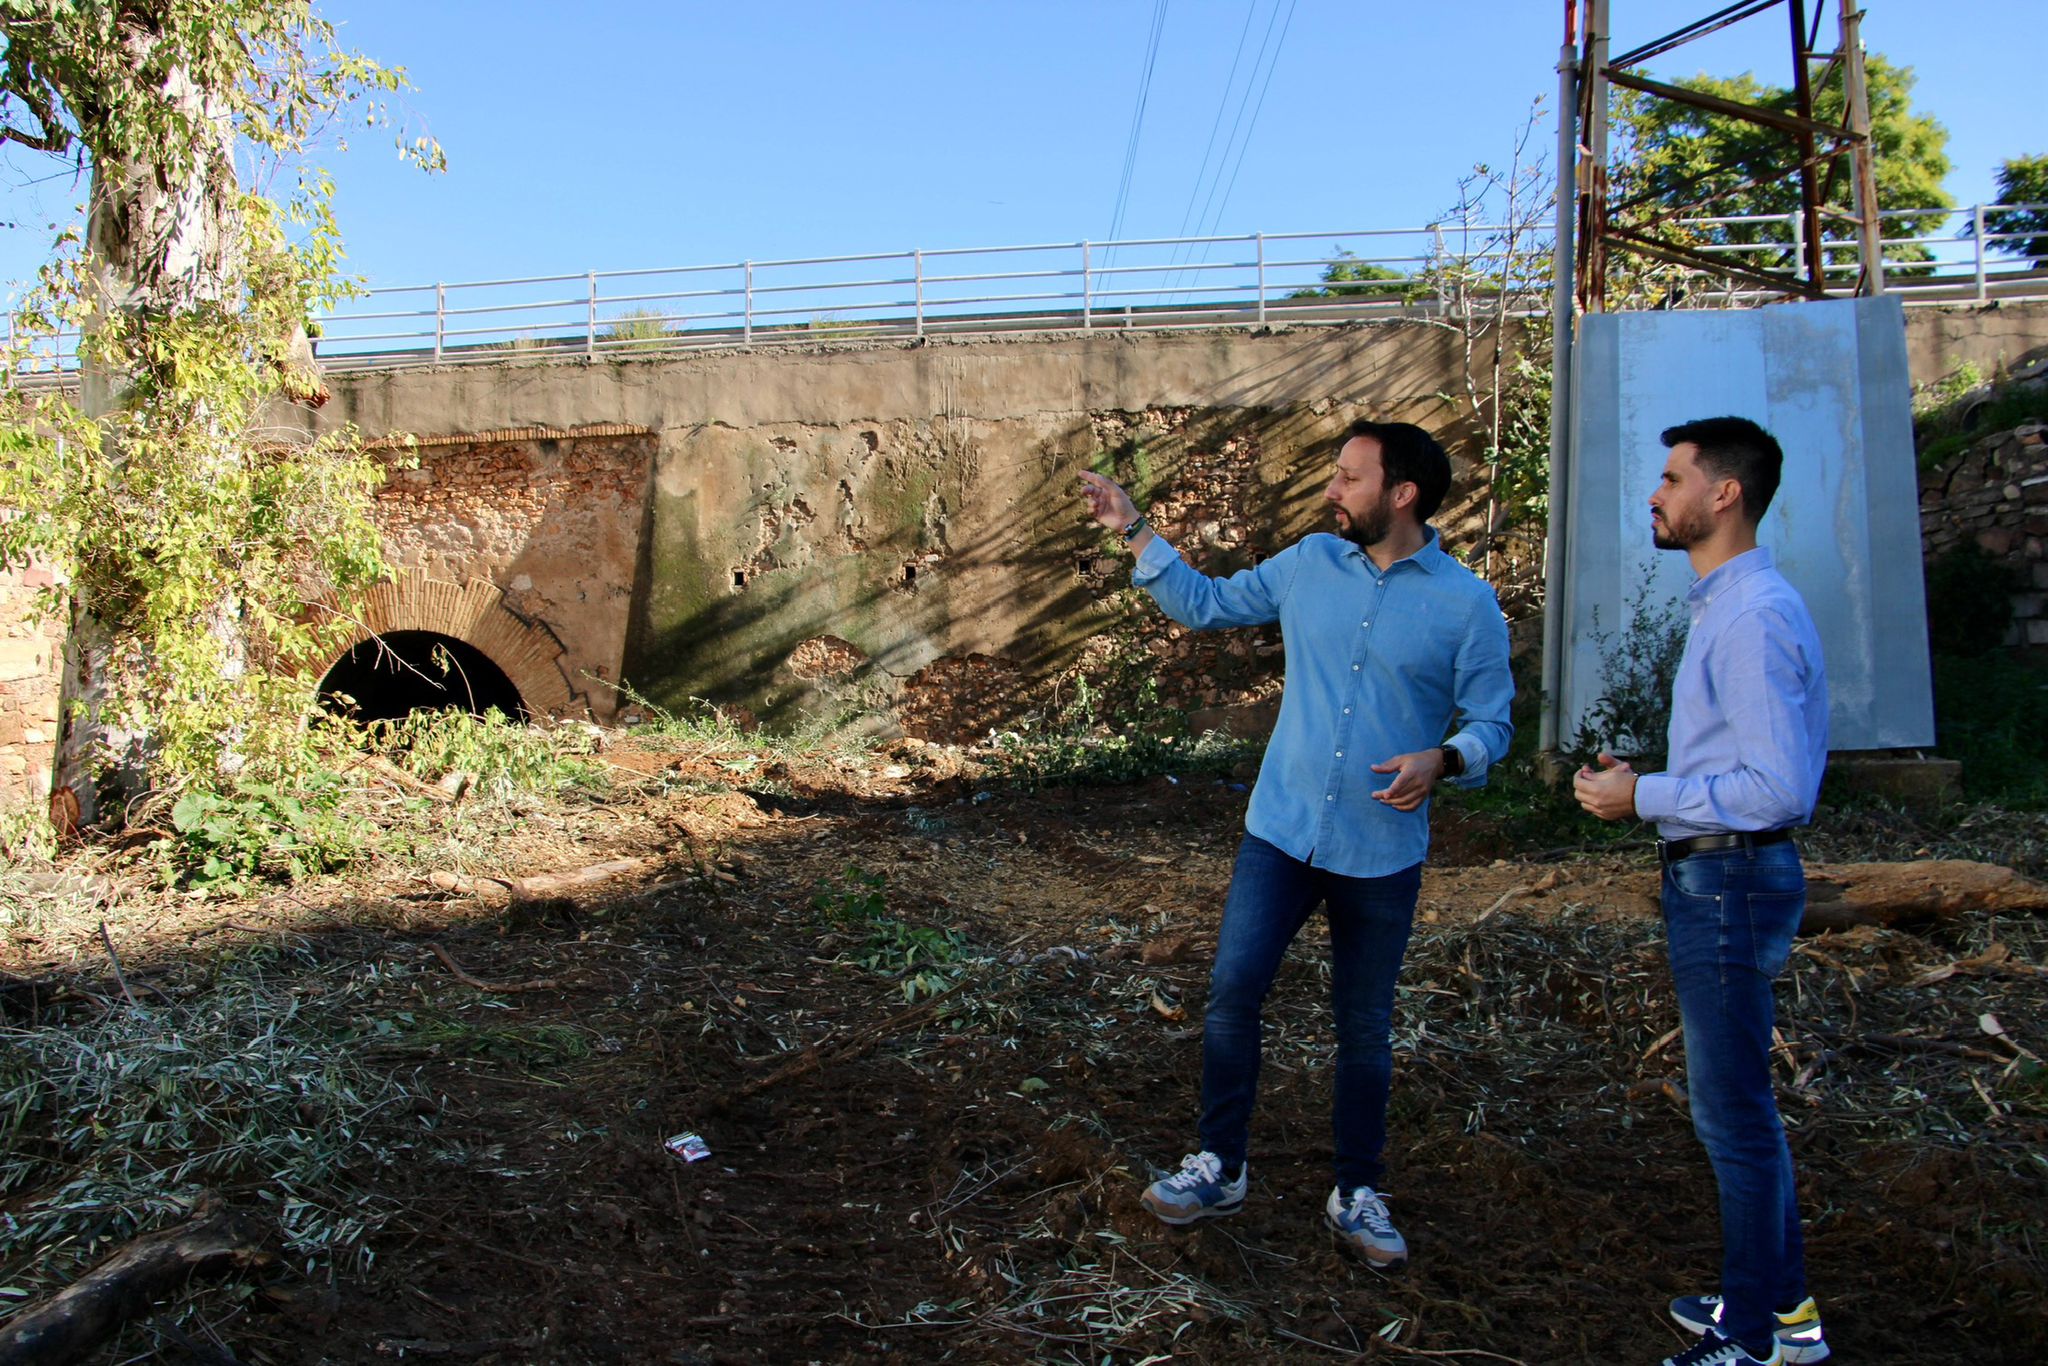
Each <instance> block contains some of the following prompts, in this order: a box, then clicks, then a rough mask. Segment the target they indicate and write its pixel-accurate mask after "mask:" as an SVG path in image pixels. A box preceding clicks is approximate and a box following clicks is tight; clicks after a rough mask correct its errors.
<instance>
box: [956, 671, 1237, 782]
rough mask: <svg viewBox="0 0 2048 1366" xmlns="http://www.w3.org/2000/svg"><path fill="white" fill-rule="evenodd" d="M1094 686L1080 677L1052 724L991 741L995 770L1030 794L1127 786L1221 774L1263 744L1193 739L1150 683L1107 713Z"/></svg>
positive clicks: (1032, 723)
mask: <svg viewBox="0 0 2048 1366" xmlns="http://www.w3.org/2000/svg"><path fill="white" fill-rule="evenodd" d="M1104 710H1105V709H1104V708H1103V707H1102V705H1101V703H1100V694H1099V693H1098V691H1097V689H1096V685H1095V684H1093V683H1091V682H1090V681H1089V678H1088V676H1087V675H1086V674H1077V675H1075V678H1074V691H1073V695H1072V696H1071V697H1070V698H1069V699H1068V701H1067V702H1066V703H1065V705H1063V706H1062V707H1061V708H1060V709H1059V711H1058V712H1057V713H1055V714H1054V716H1053V718H1052V720H1051V721H1050V722H1049V723H1048V722H1046V721H1044V720H1042V719H1040V718H1037V717H1027V718H1026V719H1025V720H1024V721H1023V722H1022V723H1021V724H1020V725H1019V726H1018V728H1017V729H1016V730H1010V731H998V732H995V733H994V734H992V735H991V736H990V737H989V747H990V749H991V750H992V751H993V760H994V762H993V767H994V768H995V770H996V772H997V773H998V774H1000V775H1001V776H1003V777H1006V778H1010V779H1012V780H1015V781H1018V782H1022V783H1024V784H1025V785H1027V786H1029V787H1032V788H1039V787H1084V786H1094V785H1110V784H1116V783H1128V782H1132V781H1134V780H1136V779H1139V778H1148V777H1151V776H1153V775H1155V774H1160V773H1196V774H1223V773H1228V772H1230V771H1231V770H1232V769H1234V768H1236V767H1237V766H1238V765H1239V764H1241V763H1243V762H1245V761H1246V760H1247V759H1250V758H1252V757H1254V756H1255V755H1257V754H1258V753H1259V752H1260V751H1261V750H1262V749H1263V747H1264V746H1263V742H1262V741H1250V740H1240V739H1237V738H1235V737H1233V736H1229V735H1225V734H1223V733H1222V732H1220V731H1208V732H1205V733H1204V734H1202V735H1199V736H1191V735H1189V734H1188V733H1187V718H1186V716H1185V715H1184V714H1183V713H1181V712H1179V711H1175V710H1174V709H1172V708H1170V707H1168V706H1166V705H1165V704H1164V703H1162V702H1161V701H1160V700H1159V685H1158V683H1157V682H1156V681H1154V680H1153V679H1151V678H1149V677H1147V678H1146V679H1144V681H1143V682H1142V683H1140V684H1139V685H1138V687H1137V691H1136V696H1135V698H1134V700H1133V702H1132V703H1131V705H1130V706H1129V707H1127V708H1124V709H1122V710H1120V711H1118V712H1117V713H1115V714H1113V715H1105V714H1104Z"/></svg>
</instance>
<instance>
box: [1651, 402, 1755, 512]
mask: <svg viewBox="0 0 2048 1366" xmlns="http://www.w3.org/2000/svg"><path fill="white" fill-rule="evenodd" d="M1662 440H1663V442H1664V445H1665V446H1666V447H1667V448H1669V447H1672V446H1682V445H1684V444H1685V443H1686V442H1688V441H1690V442H1691V443H1692V444H1693V445H1695V446H1698V447H1699V448H1700V461H1699V462H1700V464H1701V465H1703V466H1705V467H1706V468H1707V469H1708V470H1710V471H1712V472H1713V474H1714V475H1715V476H1716V477H1717V478H1721V479H1733V480H1734V481H1735V482H1736V483H1738V484H1740V485H1742V515H1743V516H1745V517H1747V518H1748V519H1749V521H1750V523H1751V524H1752V525H1754V524H1755V523H1757V522H1761V521H1762V520H1763V519H1764V513H1765V512H1767V511H1769V509H1770V506H1771V499H1772V498H1773V497H1774V496H1776V494H1777V492H1778V477H1779V475H1780V473H1781V472H1782V471H1783V470H1784V468H1785V452H1784V451H1783V450H1781V449H1780V448H1779V446H1778V438H1776V437H1775V436H1772V435H1771V434H1770V433H1769V432H1767V431H1765V430H1764V429H1763V428H1761V427H1759V426H1757V425H1756V423H1754V422H1751V421H1750V420H1749V419H1748V418H1746V417H1703V418H1699V419H1697V420H1696V421H1692V422H1682V423H1680V424H1679V425H1678V426H1676V427H1666V428H1665V429H1664V435H1663V437H1662Z"/></svg>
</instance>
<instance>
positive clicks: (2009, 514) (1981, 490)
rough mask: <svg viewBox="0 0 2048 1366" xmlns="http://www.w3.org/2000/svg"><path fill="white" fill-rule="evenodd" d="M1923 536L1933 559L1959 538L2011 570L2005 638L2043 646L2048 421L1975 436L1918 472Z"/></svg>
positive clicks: (2047, 613) (2047, 589)
mask: <svg viewBox="0 0 2048 1366" xmlns="http://www.w3.org/2000/svg"><path fill="white" fill-rule="evenodd" d="M1920 539H1921V546H1922V551H1923V554H1924V555H1925V557H1926V559H1927V561H1928V563H1930V564H1932V563H1934V562H1935V561H1937V560H1939V559H1941V558H1942V557H1943V556H1945V555H1947V554H1949V553H1951V552H1952V551H1954V550H1955V549H1956V548H1957V547H1958V546H1961V545H1964V544H1972V545H1975V546H1976V547H1977V548H1978V549H1979V550H1982V551H1983V552H1984V553H1985V554H1987V555H1989V556H1990V557H1991V558H1992V559H1993V560H1994V561H1996V562H1998V563H2001V564H2003V565H2005V566H2006V567H2007V568H2008V569H2010V570H2011V571H2012V575H2013V581H2014V583H2015V585H2016V587H2017V591H2015V592H2014V593H2013V595H2012V607H2013V622H2012V629H2011V631H2010V632H2009V633H2008V635H2007V637H2006V640H2005V643H2006V644H2007V645H2024V646H2028V647H2032V648H2036V649H2042V648H2048V427H2044V426H2043V425H2042V424H2040V423H2031V424H2028V425H2025V426H2021V427H2019V428H2016V429H2015V430H2013V431H2010V432H2004V433H2001V434H2000V435H1998V436H1994V437H1991V438H1990V439H1988V440H1985V441H1982V442H1979V443H1978V444H1977V445H1976V446H1973V447H1972V448H1971V449H1969V450H1968V451H1965V452H1964V453H1963V454H1962V455H1959V456H1957V457H1955V458H1954V459H1953V460H1951V461H1949V462H1948V463H1947V464H1945V465H1943V466H1942V467H1941V468H1939V469H1934V470H1927V471H1924V472H1923V473H1922V474H1921V476H1920Z"/></svg>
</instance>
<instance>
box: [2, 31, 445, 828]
mask: <svg viewBox="0 0 2048 1366" xmlns="http://www.w3.org/2000/svg"><path fill="white" fill-rule="evenodd" d="M0 39H4V42H5V49H4V52H0V146H4V147H6V149H7V151H8V153H9V154H10V155H12V156H14V157H21V156H23V155H25V154H44V155H47V156H50V157H54V158H57V159H59V160H60V161H62V162H67V163H71V164H75V165H78V166H80V167H82V168H85V169H88V170H89V172H90V176H91V191H90V202H89V205H88V208H87V216H86V221H85V223H84V225H83V230H82V231H81V229H80V228H78V227H73V228H71V229H69V230H67V231H66V232H64V233H63V234H62V235H61V236H60V238H59V239H58V242H57V243H56V247H55V250H54V254H53V257H52V259H51V260H50V262H49V263H48V264H47V265H46V266H45V267H44V268H43V270H42V271H41V274H40V278H39V281H38V283H37V286H36V288H35V289H34V290H33V292H32V293H31V294H30V296H29V297H28V299H27V301H26V302H25V304H24V305H23V307H22V308H21V310H20V312H19V313H18V314H17V316H16V318H15V336H16V339H17V340H16V347H15V351H14V353H13V354H12V355H10V356H8V357H7V362H8V364H9V366H10V369H11V370H12V371H13V372H14V373H15V374H16V375H17V376H20V377H21V378H18V379H17V382H16V383H15V384H14V385H12V386H11V387H9V388H7V389H6V390H5V391H4V393H0V434H4V442H5V445H4V451H5V453H4V455H0V507H4V508H7V509H9V510H10V515H9V516H8V517H7V518H6V519H5V520H0V559H6V560H9V561H19V560H20V559H22V558H24V557H27V556H31V555H33V556H37V557H40V558H42V559H45V560H50V561H54V562H55V563H57V564H59V565H61V566H63V568H64V569H65V571H66V572H67V573H68V574H69V576H70V586H69V588H68V590H65V592H66V593H68V600H67V599H66V598H65V597H63V596H58V595H56V594H53V595H52V597H51V599H50V600H49V601H48V603H47V606H49V607H50V608H51V609H52V610H68V611H69V613H70V619H71V627H72V642H71V647H70V651H69V653H70V655H71V662H70V666H69V667H68V668H67V677H66V692H67V717H66V729H67V735H68V736H71V737H75V736H77V735H80V734H90V735H95V736H97V737H99V739H98V742H97V746H98V747H97V750H96V751H89V752H85V753H83V754H82V755H77V756H76V757H78V758H79V760H80V762H82V763H84V764H85V765H87V766H88V768H99V767H105V766H107V765H108V764H110V763H114V762H117V761H128V762H135V761H139V762H140V763H141V764H142V766H143V768H144V769H145V770H146V772H144V773H142V774H140V775H137V776H139V777H144V778H147V779H150V780H155V781H163V780H186V781H196V782H197V783H198V784H199V785H209V784H219V783H222V782H224V781H225V780H226V779H228V778H229V777H231V776H233V775H237V774H239V775H240V778H241V780H243V781H249V780H254V779H256V778H258V777H260V776H261V775H264V774H272V775H281V774H284V773H287V772H289V771H291V770H292V769H293V768H294V766H295V765H297V764H299V763H301V762H303V759H304V748H303V742H302V740H301V735H302V732H303V722H304V719H305V716H306V714H307V712H308V710H309V708H310V705H311V702H312V689H313V685H314V682H315V680H314V679H313V678H311V677H309V676H308V673H307V669H308V666H310V665H314V664H317V663H318V662H320V660H321V653H322V650H323V649H324V648H325V646H326V643H327V637H328V634H329V632H330V631H331V630H332V626H331V625H329V624H328V623H331V622H332V621H333V618H332V616H331V614H323V613H321V612H318V611H316V610H314V608H315V605H316V604H320V603H325V602H333V601H337V600H344V599H345V598H346V596H347V594H348V593H349V592H350V590H352V589H355V588H358V587H360V586H362V585H365V584H367V583H369V582H371V581H373V580H374V579H376V578H377V577H378V576H380V575H381V574H382V572H383V567H382V563H381V557H380V554H379V549H378V538H377V535H376V532H375V529H374V528H373V527H372V526H371V525H370V522H369V520H368V510H369V498H370V494H371V491H372V490H373V488H374V486H375V483H376V480H377V477H378V476H377V473H376V470H375V468H374V466H373V465H372V464H371V463H370V462H369V461H367V460H366V459H364V458H363V457H362V456H361V454H360V453H359V451H358V449H357V445H356V441H355V434H354V433H353V431H344V432H342V433H340V434H337V435H333V436H329V437H326V438H322V439H319V440H305V439H299V438H295V437H294V436H292V435H291V434H290V432H289V430H288V429H289V427H290V426H292V425H295V424H285V423H279V422H277V421H276V420H275V415H274V412H273V409H274V406H275V404H276V403H277V402H278V401H280V400H281V399H298V400H301V401H317V398H318V397H319V396H320V395H319V382H318V375H317V371H316V370H315V369H314V368H313V365H312V357H311V351H310V348H309V347H307V346H306V345H305V340H304V338H305V331H304V329H305V325H306V321H307V319H308V316H309V314H310V313H311V312H312V311H313V310H314V309H317V308H319V307H321V306H323V305H325V304H327V303H328V302H330V301H331V300H333V299H334V298H336V297H337V296H338V295H340V294H342V293H345V292H347V290H348V288H349V286H348V285H346V284H345V283H344V282H343V281H342V280H341V279H340V277H339V274H338V267H339V264H340V260H341V247H340V238H339V234H338V232H337V230H336V225H335V221H334V216H333V213H332V207H331V199H332V185H331V182H329V180H328V179H327V178H326V176H325V175H324V174H322V173H320V172H319V171H318V170H317V169H314V168H312V167H310V166H309V165H307V164H306V163H305V161H304V156H305V154H306V153H307V152H308V150H309V148H310V146H311V144H312V142H313V141H314V139H315V138H316V136H317V135H320V134H322V133H323V132H324V131H325V130H328V129H330V128H333V129H339V128H345V127H347V126H349V125H351V124H355V125H361V126H371V127H375V126H380V125H388V122H389V116H388V114H387V111H386V107H385V104H384V101H385V100H386V99H388V98H389V97H390V96H391V95H392V94H393V93H394V92H397V91H399V90H402V89H403V88H404V78H403V74H402V72H399V71H397V70H389V69H385V68H383V67H380V66H378V65H376V64H375V63H374V62H371V61H369V60H368V59H367V58H364V57H362V56H360V55H358V54H355V53H351V52H347V51H344V50H342V49H340V48H338V47H337V46H336V44H335V34H334V30H333V29H332V27H331V26H330V25H329V24H327V23H326V22H325V21H324V20H322V19H321V18H320V17H319V16H318V15H317V14H315V13H314V11H313V6H312V0H0ZM400 150H401V153H402V154H404V155H407V156H409V157H411V158H412V159H413V160H415V161H417V162H419V163H421V164H422V165H425V166H428V167H429V168H432V167H434V166H436V165H437V164H438V162H439V156H440V154H439V151H438V149H437V148H436V147H435V146H434V145H433V144H432V143H431V141H429V140H427V139H425V138H414V139H411V140H409V141H407V140H405V139H403V138H401V139H400ZM238 162H239V163H240V164H241V165H242V166H246V167H247V168H248V169H249V172H250V173H251V174H252V178H257V179H258V183H264V182H267V183H272V184H281V185H283V186H284V187H285V188H284V189H283V190H282V191H281V192H280V193H278V194H277V195H276V196H275V197H270V196H265V195H262V194H256V193H251V192H249V191H247V190H245V189H243V188H242V180H243V175H242V174H241V173H240V171H239V170H238ZM67 335H69V336H76V337H78V341H77V344H76V351H77V361H78V367H79V369H78V374H77V375H76V376H75V377H66V378H65V380H64V382H63V383H61V384H60V383H56V382H54V381H55V380H57V378H58V376H57V375H55V374H52V373H50V371H51V370H52V369H53V368H54V359H53V358H54V357H55V356H56V355H57V354H58V353H59V351H60V350H61V349H62V347H61V345H60V342H61V341H62V339H63V338H64V337H65V336H67ZM38 370H40V371H42V372H43V373H41V374H40V375H37V374H34V373H32V372H35V371H38ZM136 737H146V740H144V741H142V742H138V741H137V739H136ZM87 786H88V787H89V788H90V787H91V786H93V785H92V784H88V785H87ZM84 799H85V797H84V795H83V794H82V795H81V800H84ZM87 805H88V813H89V812H90V803H89V802H88V803H87Z"/></svg>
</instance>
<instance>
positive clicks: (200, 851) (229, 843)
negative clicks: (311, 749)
mask: <svg viewBox="0 0 2048 1366" xmlns="http://www.w3.org/2000/svg"><path fill="white" fill-rule="evenodd" d="M342 795H343V793H342V790H341V784H340V779H339V778H337V777H335V776H334V775H333V774H328V773H319V774H313V775H309V776H308V777H306V778H305V779H304V780H303V781H302V782H301V784H300V785H299V786H298V787H296V788H293V789H289V790H288V789H286V788H283V787H281V786H279V785H278V784H276V783H266V782H259V781H256V780H253V779H244V780H242V781H240V782H237V783H235V784H233V785H232V786H230V787H228V788H227V789H226V790H224V791H223V790H215V789H213V788H206V787H195V788H193V789H192V790H190V791H188V792H186V793H185V794H184V795H183V796H181V797H179V798H178V800H177V802H176V803H175V804H174V805H173V806H172V807H171V827H172V829H173V830H175V831H176V832H177V833H176V838H174V839H167V840H163V841H160V842H159V843H158V845H157V848H158V850H159V852H160V853H161V855H162V856H163V860H164V864H165V867H166V869H167V871H168V872H169V873H170V875H171V876H172V877H173V878H174V879H176V880H180V881H182V882H184V883H185V884H186V885H187V886H191V887H195V888H200V889H204V890H209V891H225V892H244V891H247V890H248V889H249V887H250V885H251V884H252V883H254V882H256V881H259V880H276V881H284V882H293V881H297V880H298V879H300V878H303V877H310V876H312V875H313V874H315V873H324V872H328V871H330V870H332V869H336V868H340V867H342V866H344V865H346V864H348V863H349V862H351V861H353V860H354V859H355V857H356V856H357V855H358V854H359V853H361V851H362V849H363V846H364V845H365V844H366V843H368V842H369V841H370V840H371V839H373V838H374V832H373V830H372V828H371V826H370V825H369V823H368V822H367V821H366V820H364V819H363V818H362V817H360V816H357V815H354V814H351V813H349V812H347V811H344V810H343V809H342Z"/></svg>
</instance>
